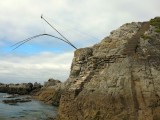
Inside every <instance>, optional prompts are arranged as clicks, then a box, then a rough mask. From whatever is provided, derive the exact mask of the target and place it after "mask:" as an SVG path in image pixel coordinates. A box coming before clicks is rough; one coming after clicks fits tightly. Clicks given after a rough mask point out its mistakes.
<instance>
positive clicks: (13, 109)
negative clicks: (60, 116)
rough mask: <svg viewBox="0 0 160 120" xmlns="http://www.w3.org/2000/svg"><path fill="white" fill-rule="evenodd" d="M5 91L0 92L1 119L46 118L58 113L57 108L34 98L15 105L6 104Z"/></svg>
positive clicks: (28, 119)
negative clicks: (4, 101)
mask: <svg viewBox="0 0 160 120" xmlns="http://www.w3.org/2000/svg"><path fill="white" fill-rule="evenodd" d="M5 95H6V94H5V93H0V120H46V119H47V118H48V117H54V116H55V115H56V111H57V108H56V107H54V106H51V105H46V104H43V103H42V102H39V101H36V100H32V101H31V102H26V103H17V104H14V105H9V104H4V103H3V102H2V100H4V99H13V98H3V96H5Z"/></svg>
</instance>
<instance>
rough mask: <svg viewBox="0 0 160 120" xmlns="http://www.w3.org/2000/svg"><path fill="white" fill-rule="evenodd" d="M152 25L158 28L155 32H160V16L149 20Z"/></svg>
mask: <svg viewBox="0 0 160 120" xmlns="http://www.w3.org/2000/svg"><path fill="white" fill-rule="evenodd" d="M149 23H150V25H152V26H154V27H155V28H156V30H155V32H158V33H160V17H155V18H154V19H151V20H150V21H149Z"/></svg>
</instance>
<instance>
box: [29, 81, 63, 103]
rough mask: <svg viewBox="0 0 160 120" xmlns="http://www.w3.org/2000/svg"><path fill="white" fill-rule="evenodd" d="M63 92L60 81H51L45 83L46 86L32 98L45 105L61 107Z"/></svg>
mask: <svg viewBox="0 0 160 120" xmlns="http://www.w3.org/2000/svg"><path fill="white" fill-rule="evenodd" d="M61 91H62V88H61V82H60V81H59V80H54V79H49V80H48V81H47V82H45V83H44V86H43V87H42V88H41V89H40V90H38V91H37V92H35V93H33V95H32V96H33V98H36V99H38V100H40V101H43V102H44V103H47V104H52V105H54V106H59V101H60V97H61Z"/></svg>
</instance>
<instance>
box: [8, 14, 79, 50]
mask: <svg viewBox="0 0 160 120" xmlns="http://www.w3.org/2000/svg"><path fill="white" fill-rule="evenodd" d="M41 19H43V20H44V21H45V22H47V24H48V25H49V26H51V27H52V28H53V29H54V30H55V31H56V32H57V33H58V34H59V35H60V36H61V37H62V38H63V39H62V38H59V37H56V36H54V35H50V34H39V35H35V36H32V37H30V38H27V39H25V40H22V41H20V42H17V43H16V44H14V45H12V46H11V47H14V46H16V47H15V48H14V49H12V51H13V50H15V49H17V48H19V47H20V46H21V45H23V44H25V43H26V42H28V41H30V40H32V39H34V38H37V37H41V36H49V37H53V38H56V39H59V40H61V41H63V42H65V43H67V44H69V45H70V46H72V47H73V48H75V49H77V48H76V47H75V46H74V45H73V44H72V43H71V42H70V41H69V40H68V39H67V38H66V37H64V36H63V35H62V34H61V33H60V32H59V31H58V30H57V29H56V28H55V27H53V26H52V25H51V24H50V23H49V22H48V21H47V20H46V19H45V18H44V17H43V15H41Z"/></svg>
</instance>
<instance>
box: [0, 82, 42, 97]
mask: <svg viewBox="0 0 160 120" xmlns="http://www.w3.org/2000/svg"><path fill="white" fill-rule="evenodd" d="M41 87H42V85H40V84H39V83H34V85H33V84H32V83H21V84H2V83H0V92H2V93H9V94H19V95H26V94H30V93H31V92H32V91H33V90H36V89H40V88H41Z"/></svg>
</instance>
